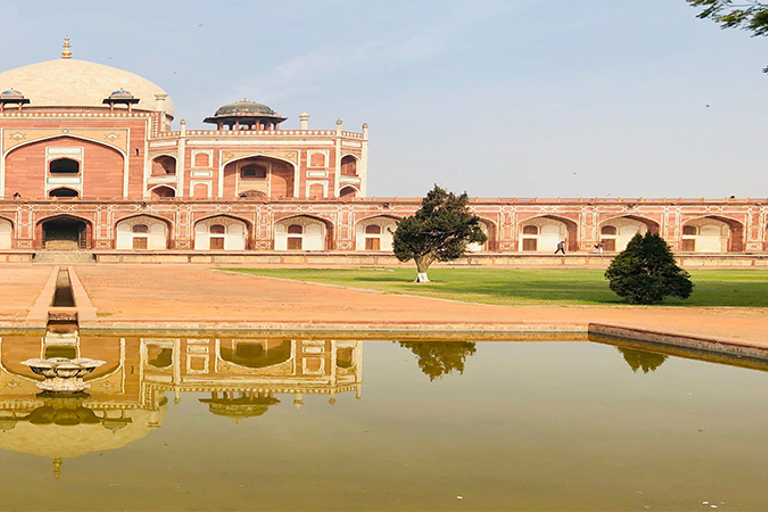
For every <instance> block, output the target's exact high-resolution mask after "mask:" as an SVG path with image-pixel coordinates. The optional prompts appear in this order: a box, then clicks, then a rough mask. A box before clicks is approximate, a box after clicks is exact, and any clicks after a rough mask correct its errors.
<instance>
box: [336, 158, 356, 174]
mask: <svg viewBox="0 0 768 512" xmlns="http://www.w3.org/2000/svg"><path fill="white" fill-rule="evenodd" d="M357 162H358V159H357V157H356V156H355V155H349V154H347V155H344V156H342V157H341V160H340V167H341V172H340V174H341V175H342V176H357Z"/></svg>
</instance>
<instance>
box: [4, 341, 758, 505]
mask: <svg viewBox="0 0 768 512" xmlns="http://www.w3.org/2000/svg"><path fill="white" fill-rule="evenodd" d="M68 343H69V345H68ZM68 350H69V351H71V354H70V355H73V356H74V355H76V356H82V357H94V358H97V359H102V360H105V361H107V364H106V365H104V366H103V367H101V368H99V370H98V371H97V372H96V373H94V375H93V376H92V377H91V378H90V380H89V383H90V384H91V389H89V391H88V393H89V396H87V397H82V398H62V397H48V398H46V397H42V396H36V394H37V389H36V388H35V387H34V384H35V378H34V376H31V374H30V373H29V372H28V371H26V370H25V368H24V367H23V365H20V362H21V361H23V360H24V359H26V358H27V357H40V356H41V355H43V356H44V355H54V354H55V355H61V354H66V353H67V351H68ZM30 354H31V355H30ZM0 362H1V363H2V366H1V367H0V510H472V511H475V510H712V509H713V508H712V507H713V506H715V507H717V509H719V510H762V509H764V508H765V507H766V504H767V503H768V500H767V499H766V498H767V495H768V493H767V492H766V491H765V481H766V479H768V373H765V372H764V371H761V369H760V368H761V365H760V364H757V365H753V368H751V369H750V368H742V367H738V366H729V365H723V364H715V363H712V362H707V361H703V360H696V359H688V358H681V357H674V356H665V355H660V354H654V353H651V352H648V351H640V350H637V347H635V348H633V349H630V348H622V347H616V346H611V345H606V344H597V343H588V342H478V343H456V342H442V343H441V342H430V343H418V342H412V343H397V342H389V341H349V340H333V341H332V340H323V341H318V340H232V339H208V338H205V339H202V338H201V339H161V338H83V339H80V340H77V342H76V343H74V344H73V343H72V342H71V340H70V341H67V340H53V341H51V340H46V339H40V338H35V339H32V338H26V339H25V338H7V337H6V338H3V339H2V341H1V342H0ZM755 368H757V369H755ZM705 502H706V503H705Z"/></svg>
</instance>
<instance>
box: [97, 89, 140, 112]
mask: <svg viewBox="0 0 768 512" xmlns="http://www.w3.org/2000/svg"><path fill="white" fill-rule="evenodd" d="M138 102H139V98H134V96H133V94H131V93H130V92H128V91H126V90H125V89H120V90H119V91H115V92H113V93H112V94H110V95H109V97H108V98H105V99H104V101H103V102H102V103H104V104H106V105H109V109H110V110H112V111H114V110H115V105H126V106H127V107H128V111H129V112H130V111H131V109H132V106H133V105H135V104H136V103H138Z"/></svg>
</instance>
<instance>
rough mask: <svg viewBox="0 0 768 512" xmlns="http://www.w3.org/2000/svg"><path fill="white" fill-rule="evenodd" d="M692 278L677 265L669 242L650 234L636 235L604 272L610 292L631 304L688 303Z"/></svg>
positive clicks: (691, 288)
mask: <svg viewBox="0 0 768 512" xmlns="http://www.w3.org/2000/svg"><path fill="white" fill-rule="evenodd" d="M690 277H691V276H690V274H688V272H686V271H685V270H683V269H681V268H680V267H678V266H677V264H676V263H675V258H674V256H673V255H672V251H670V249H669V245H667V242H665V241H664V239H663V238H661V237H660V236H659V235H657V234H655V233H651V232H647V233H646V234H645V236H643V235H641V234H639V233H638V234H637V235H635V236H634V238H632V240H630V241H629V243H628V244H627V248H626V249H624V250H623V251H622V252H621V253H619V255H618V256H616V257H615V258H614V259H613V261H611V264H610V266H609V267H608V270H606V271H605V278H606V279H608V280H609V281H610V287H611V290H613V291H614V292H615V293H616V294H617V295H619V296H621V297H623V298H624V299H625V300H626V301H627V302H629V303H630V304H656V303H657V302H661V301H662V300H663V299H664V297H680V298H681V299H687V298H688V297H689V296H690V295H691V292H692V291H693V283H691V279H690Z"/></svg>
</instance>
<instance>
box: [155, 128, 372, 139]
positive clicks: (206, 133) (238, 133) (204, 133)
mask: <svg viewBox="0 0 768 512" xmlns="http://www.w3.org/2000/svg"><path fill="white" fill-rule="evenodd" d="M254 135H256V136H260V137H261V136H267V137H282V136H287V137H309V136H319V137H336V135H337V133H336V130H185V131H184V137H187V138H189V137H222V136H225V137H230V136H232V137H253V136H254ZM181 136H182V132H181V131H175V132H162V133H160V134H158V135H157V137H154V138H155V139H172V138H178V137H181ZM341 136H342V137H344V138H348V139H360V140H364V139H365V136H364V135H363V134H362V133H356V132H341Z"/></svg>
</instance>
